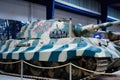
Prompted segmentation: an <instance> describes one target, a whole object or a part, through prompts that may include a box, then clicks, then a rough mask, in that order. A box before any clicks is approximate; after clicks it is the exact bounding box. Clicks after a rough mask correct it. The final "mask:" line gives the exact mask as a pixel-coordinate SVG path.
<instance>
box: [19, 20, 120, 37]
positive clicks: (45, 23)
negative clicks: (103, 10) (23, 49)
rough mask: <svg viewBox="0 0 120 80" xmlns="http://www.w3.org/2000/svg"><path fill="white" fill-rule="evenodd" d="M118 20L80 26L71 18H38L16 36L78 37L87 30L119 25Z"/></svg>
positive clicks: (92, 30) (91, 30)
mask: <svg viewBox="0 0 120 80" xmlns="http://www.w3.org/2000/svg"><path fill="white" fill-rule="evenodd" d="M119 24H120V21H116V22H106V23H102V24H98V25H94V24H90V25H85V26H82V25H81V24H72V19H71V18H70V19H59V20H56V19H54V20H39V21H36V22H34V23H31V24H30V25H29V26H26V27H23V28H22V30H21V32H20V33H19V34H18V38H29V39H31V38H63V37H69V36H70V37H72V36H73V37H74V36H76V37H79V36H82V35H84V34H86V33H88V32H94V31H95V30H97V29H99V28H106V27H110V26H113V25H119Z"/></svg>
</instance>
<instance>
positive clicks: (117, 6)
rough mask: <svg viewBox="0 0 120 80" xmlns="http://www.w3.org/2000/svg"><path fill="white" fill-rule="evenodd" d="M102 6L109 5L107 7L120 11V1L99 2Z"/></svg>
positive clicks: (105, 0)
mask: <svg viewBox="0 0 120 80" xmlns="http://www.w3.org/2000/svg"><path fill="white" fill-rule="evenodd" d="M97 1H98V2H100V3H101V4H103V3H105V2H106V3H107V6H110V7H113V8H115V9H118V10H120V0H97Z"/></svg>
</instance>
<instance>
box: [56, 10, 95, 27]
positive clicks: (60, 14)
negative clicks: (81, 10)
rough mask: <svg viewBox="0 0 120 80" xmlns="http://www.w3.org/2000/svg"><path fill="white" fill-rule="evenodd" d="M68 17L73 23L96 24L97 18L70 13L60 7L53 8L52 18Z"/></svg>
mask: <svg viewBox="0 0 120 80" xmlns="http://www.w3.org/2000/svg"><path fill="white" fill-rule="evenodd" d="M70 17H71V18H72V19H73V20H72V21H73V23H81V24H83V25H87V24H97V20H96V19H94V18H90V17H86V16H83V15H78V14H75V13H70V12H67V11H64V10H60V9H55V14H54V18H70Z"/></svg>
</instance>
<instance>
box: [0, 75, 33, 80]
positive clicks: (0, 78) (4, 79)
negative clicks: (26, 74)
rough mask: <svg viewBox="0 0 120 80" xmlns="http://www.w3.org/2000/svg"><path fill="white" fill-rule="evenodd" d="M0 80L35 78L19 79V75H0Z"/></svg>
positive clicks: (24, 79)
mask: <svg viewBox="0 0 120 80" xmlns="http://www.w3.org/2000/svg"><path fill="white" fill-rule="evenodd" d="M0 80H35V79H28V78H23V79H21V78H20V77H13V76H7V75H0Z"/></svg>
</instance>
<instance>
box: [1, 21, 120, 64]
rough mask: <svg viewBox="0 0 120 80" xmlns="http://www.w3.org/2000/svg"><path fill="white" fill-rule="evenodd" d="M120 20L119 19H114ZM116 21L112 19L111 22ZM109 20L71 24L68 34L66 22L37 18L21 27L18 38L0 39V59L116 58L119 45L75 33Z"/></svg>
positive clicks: (118, 55) (107, 24)
mask: <svg viewBox="0 0 120 80" xmlns="http://www.w3.org/2000/svg"><path fill="white" fill-rule="evenodd" d="M117 23H120V22H117ZM115 24H116V23H115ZM111 25H113V24H112V22H111V23H104V24H101V25H92V26H93V27H94V28H93V27H91V26H90V27H89V28H88V26H87V27H86V26H83V27H82V25H80V24H75V25H72V32H73V33H72V37H69V23H68V22H63V21H58V20H39V21H35V22H33V23H31V24H29V25H28V26H24V27H22V29H21V31H20V33H19V34H18V36H17V37H18V39H10V40H7V41H2V42H1V43H0V58H1V59H16V60H37V61H53V62H64V61H66V60H68V59H71V58H75V57H77V56H88V57H96V58H97V57H108V58H120V47H119V46H117V45H115V44H113V43H112V42H109V43H108V41H106V40H105V39H97V38H85V37H75V36H76V35H78V36H81V35H82V34H83V32H89V31H91V30H94V29H98V28H101V27H103V26H104V27H106V26H107V27H108V26H111Z"/></svg>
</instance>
